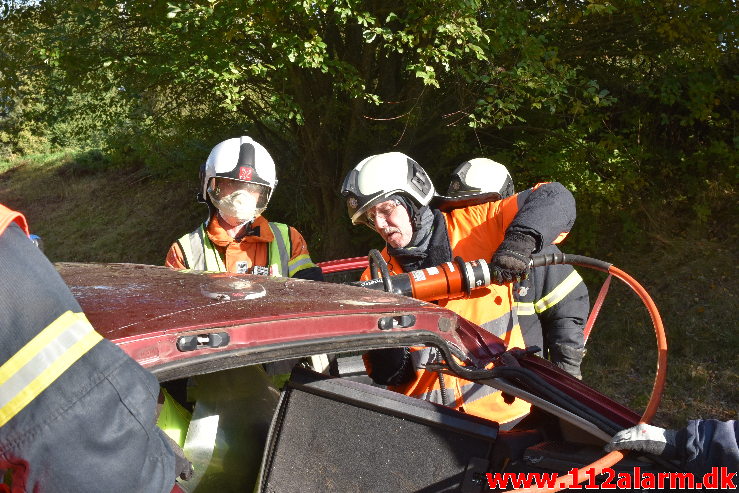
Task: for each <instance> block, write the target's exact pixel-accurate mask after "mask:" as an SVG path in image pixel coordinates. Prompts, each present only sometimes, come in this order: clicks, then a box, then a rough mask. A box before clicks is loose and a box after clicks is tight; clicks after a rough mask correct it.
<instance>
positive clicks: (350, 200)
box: [346, 197, 359, 209]
mask: <svg viewBox="0 0 739 493" xmlns="http://www.w3.org/2000/svg"><path fill="white" fill-rule="evenodd" d="M346 205H348V206H349V207H351V208H352V209H356V208H357V205H359V204H358V203H357V199H356V198H355V197H349V198H348V199H347V201H346Z"/></svg>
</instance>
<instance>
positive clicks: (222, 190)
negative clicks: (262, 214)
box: [208, 177, 270, 210]
mask: <svg viewBox="0 0 739 493" xmlns="http://www.w3.org/2000/svg"><path fill="white" fill-rule="evenodd" d="M234 192H239V193H243V192H247V193H249V195H251V196H252V197H253V198H254V202H255V206H256V208H257V209H262V210H264V209H265V208H266V207H267V202H268V201H269V195H270V194H269V192H270V189H269V187H267V186H265V185H260V184H258V183H251V182H247V181H239V180H232V179H230V178H220V177H214V178H211V179H210V183H208V195H209V196H210V198H211V200H212V201H213V202H214V203H218V202H222V201H223V200H224V199H226V198H227V197H228V196H230V195H231V194H233V193H234Z"/></svg>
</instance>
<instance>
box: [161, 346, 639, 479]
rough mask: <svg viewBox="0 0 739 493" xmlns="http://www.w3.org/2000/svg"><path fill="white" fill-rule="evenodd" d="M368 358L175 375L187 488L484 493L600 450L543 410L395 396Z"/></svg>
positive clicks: (175, 424) (171, 394)
mask: <svg viewBox="0 0 739 493" xmlns="http://www.w3.org/2000/svg"><path fill="white" fill-rule="evenodd" d="M362 354H363V353H362V352H359V351H353V352H346V353H341V354H338V355H337V354H331V355H325V354H324V355H314V356H312V357H304V358H300V359H291V360H282V361H274V362H269V363H264V364H254V365H250V366H243V367H238V368H232V369H227V370H220V371H216V372H213V373H205V374H201V375H194V376H191V377H188V378H180V379H177V380H171V381H167V382H163V383H162V389H163V390H164V391H166V394H167V396H168V398H169V399H170V400H171V401H172V402H171V403H169V404H166V403H165V405H164V406H163V412H162V415H164V414H165V410H166V409H167V408H170V409H169V411H168V412H167V415H168V416H169V418H168V420H169V422H168V423H166V422H163V420H162V415H160V423H159V424H160V425H161V426H162V428H163V429H165V431H167V432H168V434H170V436H173V438H174V439H175V441H178V442H180V443H181V445H182V447H183V449H184V451H185V454H186V455H187V457H188V458H189V459H190V460H191V461H192V462H193V466H194V468H195V473H194V475H193V478H192V479H191V480H190V481H188V482H182V483H181V485H182V487H183V489H185V490H186V491H188V492H195V491H197V492H207V491H252V489H253V487H254V485H257V484H258V483H259V487H258V488H257V489H255V490H254V491H290V490H297V489H299V490H300V491H316V492H317V491H388V490H397V491H417V490H418V489H423V488H424V487H428V488H430V489H428V491H442V490H443V491H458V490H460V489H462V490H464V491H478V489H475V488H476V487H477V486H484V485H483V484H481V483H480V478H484V474H485V473H486V472H491V471H507V472H516V471H525V472H531V471H544V472H547V471H550V470H551V471H557V470H558V469H557V468H558V467H559V466H560V465H561V464H562V463H563V462H562V461H570V463H572V462H571V461H580V463H582V464H587V463H588V462H587V461H588V459H589V458H590V457H597V456H598V454H600V446H601V445H602V442H601V441H599V440H597V439H594V438H593V437H592V436H590V435H588V434H587V433H586V432H583V430H580V429H578V428H577V427H576V426H572V425H570V424H568V423H566V422H563V421H562V420H560V419H558V418H557V417H556V416H555V415H553V414H551V413H549V412H546V411H543V410H541V409H539V408H538V407H534V408H532V412H531V413H530V414H529V415H528V416H526V417H525V418H524V419H523V420H521V421H520V422H518V423H516V425H515V427H514V428H513V430H511V431H505V430H501V429H500V426H499V425H498V423H495V422H493V421H489V420H485V419H483V418H479V417H476V416H473V415H470V414H466V413H464V412H460V411H457V410H455V409H451V408H446V407H443V406H440V405H437V404H432V403H430V402H426V401H423V400H420V399H415V398H412V397H408V396H405V395H402V394H398V393H396V392H392V391H390V390H388V389H387V388H386V387H385V386H383V385H378V384H376V383H374V382H373V381H372V379H371V378H370V377H369V376H368V375H367V372H366V369H365V367H364V361H363V359H362ZM315 368H318V369H321V370H323V371H322V372H317V371H315V370H314V369H315ZM172 409H175V410H176V412H172ZM173 414H174V417H172V415H173ZM164 421H166V420H164ZM565 442H567V443H565ZM573 442H575V444H576V445H573ZM419 444H420V445H421V446H420V447H419ZM419 451H422V457H423V460H420V459H419V460H418V463H416V462H414V461H416V458H414V457H415V456H416V455H417V454H418V453H419ZM409 457H411V459H412V460H411V459H409ZM409 460H410V462H409ZM628 464H629V462H626V463H624V465H623V467H627V466H628ZM409 465H410V466H409ZM642 465H644V463H642ZM647 467H648V465H647ZM296 481H299V482H300V485H299V486H300V488H298V484H297V482H296ZM326 484H330V485H336V488H335V489H332V488H328V489H326ZM411 484H412V486H411ZM476 484H477V486H475V485H476ZM442 485H446V486H445V487H444V488H441V486H442ZM447 486H456V487H457V488H455V487H452V488H451V489H445V488H446V487H447ZM437 487H439V488H438V489H435V488H437ZM468 487H469V488H472V489H469V490H468V489H467V488H468ZM424 491H426V490H424ZM479 491H483V489H479Z"/></svg>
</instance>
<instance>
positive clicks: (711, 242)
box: [0, 152, 739, 426]
mask: <svg viewBox="0 0 739 493" xmlns="http://www.w3.org/2000/svg"><path fill="white" fill-rule="evenodd" d="M104 164H105V163H104V162H103V161H102V160H101V157H100V156H99V155H97V154H96V153H94V152H91V153H83V154H72V153H60V154H55V155H46V156H35V157H29V158H24V159H19V160H15V161H12V162H0V202H2V203H4V204H6V205H8V206H10V207H12V208H16V209H18V210H20V211H22V212H24V213H25V214H26V216H27V218H28V220H29V223H30V225H31V229H32V231H33V232H35V233H37V234H39V235H41V236H42V237H43V239H44V243H45V252H46V254H47V256H48V257H49V258H50V259H51V260H52V261H94V262H136V263H150V264H161V263H162V262H163V260H164V256H165V254H166V251H167V248H168V247H169V245H170V244H171V242H172V241H173V240H175V239H176V238H177V237H179V236H180V235H182V234H184V233H186V232H189V231H191V230H192V229H193V228H194V227H195V226H196V225H197V224H198V222H199V221H200V220H202V218H203V217H204V214H205V208H204V206H203V205H201V204H197V203H196V202H195V200H194V197H195V191H196V187H197V177H196V176H195V174H194V173H191V174H188V175H187V176H154V175H151V174H149V173H148V172H146V171H144V170H141V169H113V170H110V169H106V168H105V166H104ZM729 199H733V197H729ZM724 200H725V199H724ZM734 202H735V201H734ZM724 209H725V208H724ZM725 221H726V222H727V224H728V226H729V227H728V228H725V230H723V232H722V233H721V234H720V235H715V234H712V233H711V232H710V229H708V228H706V230H705V231H703V230H696V229H692V228H691V229H689V230H681V229H680V228H679V227H678V226H679V222H678V221H677V220H676V218H675V217H674V215H673V214H671V211H663V212H662V215H661V216H655V217H654V218H653V224H654V226H653V227H651V228H650V231H648V232H647V231H645V232H644V234H643V235H641V238H642V240H641V241H640V242H638V243H630V244H623V243H622V242H620V241H618V238H613V237H610V238H604V239H603V241H602V243H601V246H600V247H599V251H593V252H583V253H587V254H589V255H591V256H595V257H598V258H602V259H604V260H607V261H610V262H613V263H614V264H615V265H617V266H619V267H620V268H622V269H624V270H625V271H627V272H628V273H629V274H631V275H633V276H634V277H635V278H636V279H637V280H639V281H640V282H642V284H643V285H644V286H645V287H646V288H647V290H648V291H649V292H650V293H651V295H652V296H653V298H654V300H655V302H656V303H657V306H658V307H659V309H660V311H661V313H662V317H663V319H664V323H665V326H666V328H667V330H668V342H669V365H668V366H669V374H668V384H667V388H666V391H665V395H664V397H663V401H662V406H661V408H660V412H659V413H658V416H657V419H656V422H657V423H658V424H661V425H663V426H680V425H682V424H683V423H684V422H685V420H686V419H688V418H692V417H716V418H722V419H728V418H736V417H737V410H738V409H739V391H738V390H737V389H738V388H739V385H737V383H739V368H738V366H739V365H738V364H737V361H738V360H739V358H737V356H736V352H737V349H739V336H737V331H736V320H737V317H736V315H735V309H736V307H737V306H739V299H738V298H739V297H738V296H737V291H738V290H739V283H738V282H737V265H736V260H737V258H739V255H737V248H736V243H737V242H736V234H735V228H736V226H735V223H736V213H735V212H732V213H730V214H727V217H726V218H725ZM676 225H678V226H676ZM578 227H587V225H582V224H580V225H578ZM684 229H687V228H684ZM306 239H307V240H308V242H309V243H310V238H306ZM573 253H580V252H573ZM314 260H316V261H319V260H326V259H318V258H316V259H314ZM583 275H584V277H585V278H586V280H587V282H588V286H589V288H590V290H591V302H592V301H593V300H594V299H595V297H596V294H597V290H598V289H599V287H600V284H601V283H602V281H603V279H604V276H602V275H600V274H599V273H592V272H583ZM655 346H656V345H655V338H654V335H653V331H652V328H651V322H650V321H649V319H648V316H647V313H646V310H645V309H643V308H642V307H641V305H640V302H639V300H638V299H637V298H636V296H635V295H633V294H632V293H631V292H630V291H629V290H628V289H627V288H625V287H624V286H623V285H622V284H620V282H618V281H615V282H614V284H613V287H612V288H611V293H610V294H609V296H608V298H607V301H606V303H605V306H604V308H603V310H602V312H601V315H600V317H599V319H598V322H597V323H596V326H595V328H594V330H593V333H592V335H591V339H590V341H589V342H588V346H587V347H588V353H587V356H586V358H585V363H584V368H583V373H584V377H585V380H586V382H587V383H589V384H590V385H591V386H593V387H594V388H596V389H599V390H601V391H602V392H604V393H605V394H607V395H610V396H612V397H614V398H616V399H617V400H619V401H621V402H623V403H625V404H627V405H629V406H630V407H632V408H633V409H635V410H638V411H642V410H643V408H644V405H645V404H646V402H647V399H648V397H649V393H650V391H651V387H652V382H653V378H654V371H655V365H656V363H655V362H656V350H655Z"/></svg>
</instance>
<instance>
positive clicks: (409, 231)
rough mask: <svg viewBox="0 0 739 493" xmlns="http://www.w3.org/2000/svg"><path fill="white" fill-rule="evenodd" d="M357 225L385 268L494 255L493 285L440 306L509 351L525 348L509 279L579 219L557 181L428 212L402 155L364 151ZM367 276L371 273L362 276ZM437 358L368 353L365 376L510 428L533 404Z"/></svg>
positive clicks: (354, 180)
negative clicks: (448, 371)
mask: <svg viewBox="0 0 739 493" xmlns="http://www.w3.org/2000/svg"><path fill="white" fill-rule="evenodd" d="M341 192H342V195H343V196H344V197H346V203H347V208H348V211H349V217H350V218H351V221H352V223H353V224H365V225H367V226H369V227H370V228H371V229H373V230H375V231H376V232H377V233H378V234H379V235H380V236H381V237H382V239H383V240H385V242H386V244H387V245H386V247H385V249H384V250H383V252H382V255H383V257H384V258H385V259H386V260H387V262H388V270H389V272H390V274H394V273H395V274H397V273H400V272H410V271H413V270H417V269H421V268H429V267H434V266H437V265H439V264H442V263H443V262H447V261H451V260H452V259H453V258H455V257H457V256H460V257H462V258H463V259H464V260H476V259H487V260H492V265H491V274H492V276H493V278H494V279H495V282H496V283H498V284H500V285H491V286H490V287H489V289H488V291H487V294H484V295H481V296H475V297H471V298H467V299H454V300H442V301H440V302H439V305H441V306H444V307H446V308H448V309H451V310H453V311H455V312H456V313H457V314H459V315H461V316H462V317H464V318H466V319H468V320H470V321H472V322H475V323H476V324H478V325H480V326H481V327H483V328H484V329H486V330H488V331H490V332H491V333H492V334H494V335H495V336H498V337H500V338H501V339H503V340H504V341H505V342H506V343H507V345H508V347H510V348H513V347H520V348H523V347H525V343H524V340H523V337H522V335H521V330H520V328H519V325H518V321H517V319H516V315H515V312H513V311H512V306H511V303H512V301H511V300H512V291H511V290H512V282H513V281H516V280H520V278H521V277H522V276H523V275H525V273H526V270H527V269H528V265H529V261H530V256H531V254H532V253H535V252H538V251H540V250H541V249H542V248H543V247H544V246H545V245H548V244H550V243H552V241H554V239H555V238H557V237H558V236H559V235H560V233H562V232H565V231H569V229H570V228H571V227H572V225H573V223H574V220H575V202H574V199H573V197H572V194H571V193H570V192H569V191H567V190H566V189H565V188H564V187H563V186H562V185H560V184H559V183H548V184H543V185H541V186H539V187H538V188H537V189H535V190H534V189H531V190H525V191H524V192H521V193H519V194H516V195H513V196H511V197H509V198H507V199H503V200H500V201H496V202H487V203H483V204H479V205H474V206H469V207H465V208H459V209H455V210H452V211H451V212H441V211H440V210H438V209H432V208H429V206H428V204H429V202H430V201H431V198H432V197H433V196H434V185H433V184H432V183H431V180H430V178H429V176H428V175H427V173H426V172H425V171H424V169H423V168H421V166H420V165H419V164H418V163H417V162H416V161H414V160H413V159H411V158H410V157H408V156H406V155H405V154H402V153H399V152H390V153H386V154H379V155H375V156H370V157H368V158H366V159H364V160H362V161H361V162H360V163H359V164H357V166H355V167H354V169H352V170H351V171H350V172H349V173H348V174H347V176H346V177H345V179H344V182H343V185H342V190H341ZM368 277H369V273H368V271H365V273H364V274H363V279H367V278H368ZM439 360H440V355H439V354H438V352H437V351H436V350H434V349H432V348H396V349H384V350H377V351H372V352H369V353H367V354H366V355H365V362H366V364H367V367H368V372H369V374H370V376H371V377H372V378H373V379H374V380H375V381H376V382H377V383H381V384H385V385H388V386H389V388H391V389H393V390H396V391H398V392H402V393H404V394H406V395H411V396H414V397H418V398H421V399H425V400H429V401H432V402H436V403H439V404H444V405H447V406H450V407H453V408H456V409H459V410H462V411H465V412H468V413H470V414H475V415H478V416H481V417H484V418H487V419H492V420H494V421H497V422H498V423H501V426H502V427H504V428H510V427H512V426H513V425H514V424H515V423H516V422H517V421H518V420H520V418H522V417H523V416H525V415H526V414H527V413H528V411H529V408H530V406H529V405H528V404H527V403H526V402H523V401H521V400H518V399H514V400H513V401H512V402H511V401H510V400H509V401H508V402H506V401H505V400H504V398H503V395H502V394H501V392H499V391H495V390H494V389H492V388H490V387H488V386H484V385H479V384H476V383H474V382H470V381H467V380H463V379H461V378H454V377H450V376H448V375H442V374H441V373H437V372H431V371H426V370H425V367H426V365H427V364H428V363H436V362H438V361H439Z"/></svg>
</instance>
